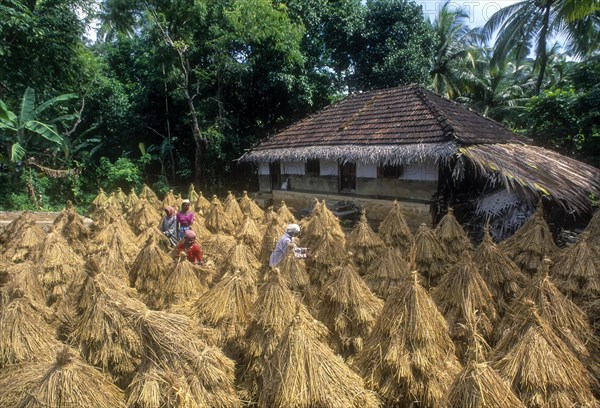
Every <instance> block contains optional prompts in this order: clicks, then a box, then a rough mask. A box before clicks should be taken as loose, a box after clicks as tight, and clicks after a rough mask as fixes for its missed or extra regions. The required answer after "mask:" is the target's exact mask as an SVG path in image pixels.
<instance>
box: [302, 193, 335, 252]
mask: <svg viewBox="0 0 600 408" xmlns="http://www.w3.org/2000/svg"><path fill="white" fill-rule="evenodd" d="M302 224H303V225H301V227H302V228H301V232H300V237H301V238H302V242H303V243H304V245H306V246H307V247H309V248H316V247H317V246H318V244H319V242H320V241H321V239H322V237H323V235H324V234H325V233H326V232H329V233H330V234H331V235H333V236H335V237H337V238H339V239H343V240H344V241H345V239H346V234H345V233H344V231H343V230H342V227H341V226H340V221H339V220H338V219H337V217H336V216H335V215H333V213H332V212H331V211H330V210H329V209H328V208H327V206H326V204H325V201H323V203H319V201H318V200H317V199H315V205H314V208H313V212H312V214H311V216H310V217H309V218H308V219H307V220H306V221H305V222H303V223H302ZM343 253H345V252H343Z"/></svg>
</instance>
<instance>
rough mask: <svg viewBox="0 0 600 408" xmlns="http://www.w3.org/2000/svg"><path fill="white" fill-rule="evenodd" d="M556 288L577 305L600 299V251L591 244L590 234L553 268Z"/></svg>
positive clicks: (565, 253) (587, 233)
mask: <svg viewBox="0 0 600 408" xmlns="http://www.w3.org/2000/svg"><path fill="white" fill-rule="evenodd" d="M552 277H553V280H554V282H555V284H556V286H557V287H558V288H559V289H560V290H561V291H562V292H563V293H564V294H565V295H566V296H567V297H568V298H570V299H572V300H573V301H575V302H576V303H579V304H583V303H584V302H585V301H588V300H593V299H596V298H599V297H600V259H599V258H598V250H597V249H596V248H594V247H593V246H592V245H591V243H590V233H589V232H584V233H583V234H582V235H581V238H580V240H579V241H578V242H577V243H576V244H575V245H573V246H571V247H568V248H567V249H565V250H564V251H563V252H562V253H561V254H560V256H559V257H558V260H557V262H556V264H554V266H553V268H552Z"/></svg>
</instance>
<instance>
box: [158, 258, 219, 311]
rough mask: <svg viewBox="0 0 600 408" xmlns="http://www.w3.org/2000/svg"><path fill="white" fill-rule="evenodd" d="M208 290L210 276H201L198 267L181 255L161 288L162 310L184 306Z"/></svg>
mask: <svg viewBox="0 0 600 408" xmlns="http://www.w3.org/2000/svg"><path fill="white" fill-rule="evenodd" d="M207 290H208V276H204V275H201V274H200V271H199V270H198V267H197V266H195V265H194V264H192V263H191V262H189V261H188V260H187V258H186V256H185V254H181V255H180V256H179V258H178V259H177V261H176V262H175V264H174V267H172V270H171V271H170V273H169V274H168V275H167V276H166V278H165V280H164V284H163V285H162V287H161V288H160V295H161V302H160V303H159V304H158V307H159V308H160V309H170V308H171V306H174V305H178V304H182V303H185V302H188V301H190V300H191V299H193V298H196V297H197V296H199V295H201V294H203V293H204V292H206V291H207Z"/></svg>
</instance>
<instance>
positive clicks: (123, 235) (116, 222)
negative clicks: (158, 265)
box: [89, 207, 137, 255]
mask: <svg viewBox="0 0 600 408" xmlns="http://www.w3.org/2000/svg"><path fill="white" fill-rule="evenodd" d="M107 210H108V207H107ZM110 211H111V210H109V211H108V212H110ZM110 217H111V220H110V223H109V224H108V225H106V226H104V228H102V229H101V230H98V231H97V232H96V234H95V236H94V238H93V239H92V241H91V242H90V245H89V251H90V252H98V251H100V250H107V249H114V246H112V245H111V242H112V241H113V238H114V237H119V238H120V239H119V241H121V242H128V243H129V245H134V244H135V243H136V242H137V236H136V234H135V233H134V232H133V230H132V229H131V227H130V226H129V224H128V223H127V221H125V218H123V217H122V216H121V214H118V213H116V214H112V215H110ZM135 255H137V251H135Z"/></svg>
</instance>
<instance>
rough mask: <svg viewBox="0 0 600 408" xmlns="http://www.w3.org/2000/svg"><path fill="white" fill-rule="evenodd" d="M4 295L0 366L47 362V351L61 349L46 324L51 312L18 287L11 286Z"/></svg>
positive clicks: (0, 333)
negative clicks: (5, 299) (5, 298)
mask: <svg viewBox="0 0 600 408" xmlns="http://www.w3.org/2000/svg"><path fill="white" fill-rule="evenodd" d="M6 296H7V301H6V303H5V304H3V305H2V306H1V307H0V328H1V329H2V330H0V368H5V367H6V366H8V365H10V364H21V363H31V362H39V361H49V358H51V357H49V355H50V353H53V352H56V351H57V350H58V349H59V348H60V342H59V341H58V340H57V338H56V329H55V328H53V327H51V326H50V324H49V323H48V322H49V321H50V320H51V318H52V312H51V311H50V310H49V309H48V308H47V307H46V306H44V305H43V304H42V303H38V302H37V301H35V300H33V299H31V298H29V297H28V296H26V295H25V291H24V290H23V289H21V288H18V287H13V288H12V289H11V290H10V292H9V293H6ZM3 303H4V302H3Z"/></svg>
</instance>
